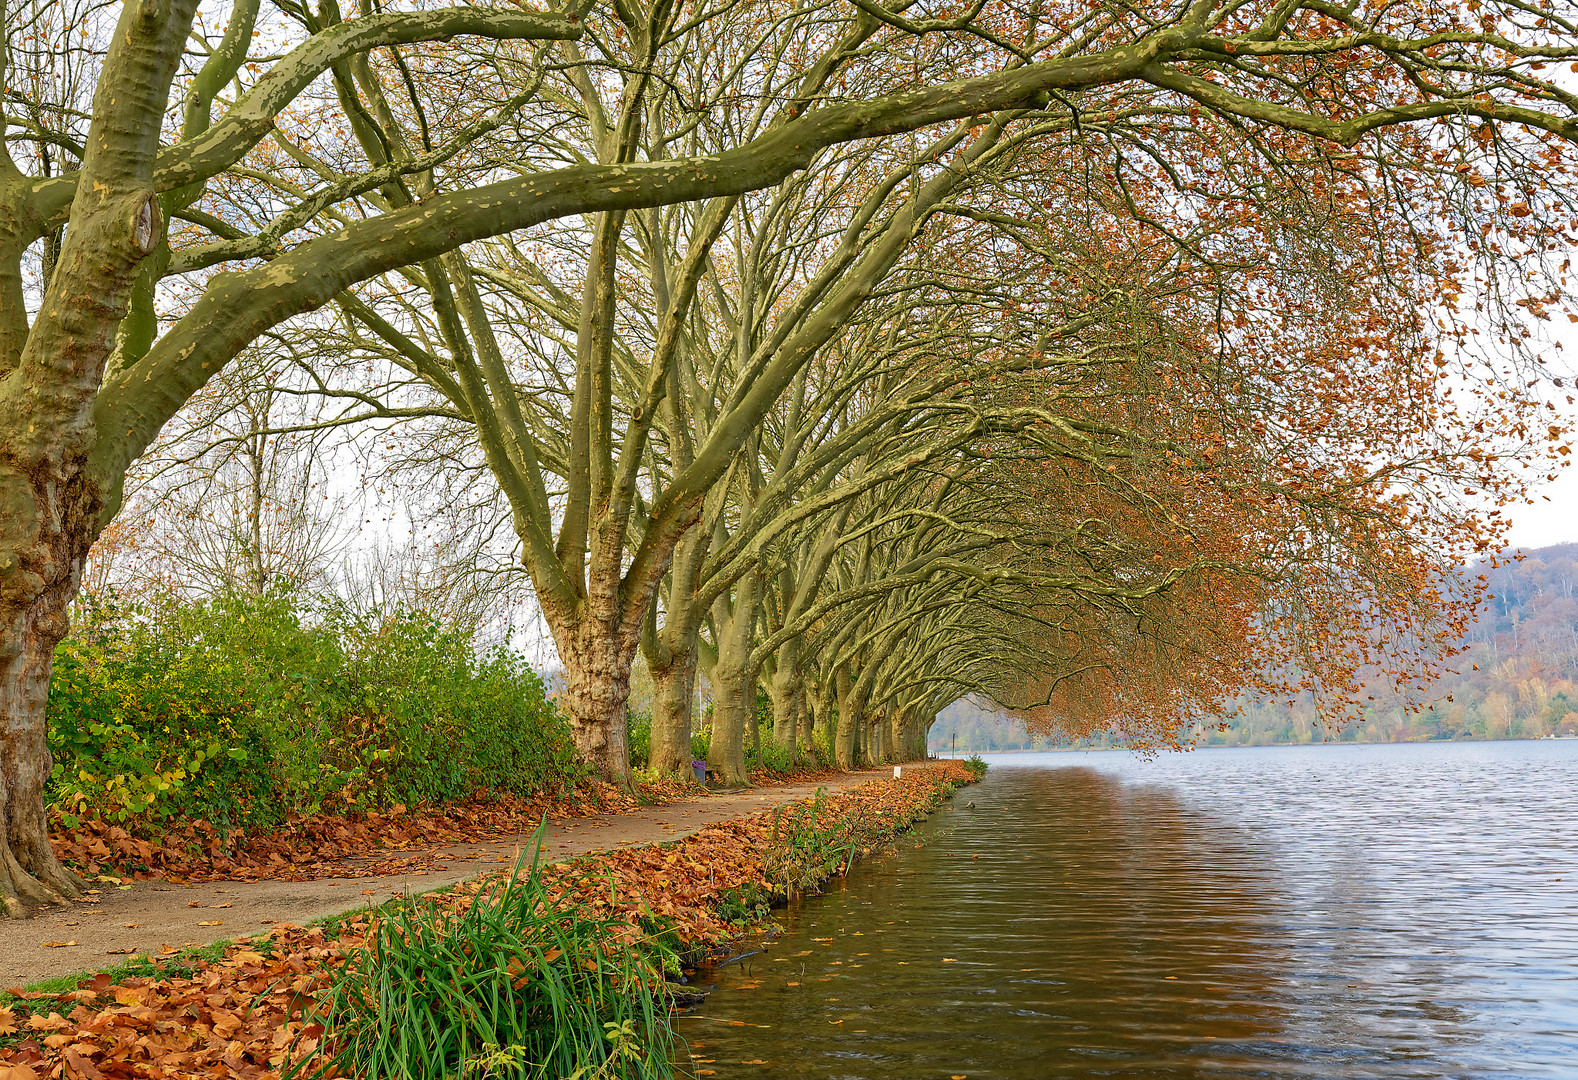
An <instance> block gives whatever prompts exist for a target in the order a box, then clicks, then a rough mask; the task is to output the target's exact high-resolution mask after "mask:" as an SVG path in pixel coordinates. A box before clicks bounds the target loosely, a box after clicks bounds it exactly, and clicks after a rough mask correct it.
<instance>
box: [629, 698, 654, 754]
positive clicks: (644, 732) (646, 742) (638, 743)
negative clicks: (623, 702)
mask: <svg viewBox="0 0 1578 1080" xmlns="http://www.w3.org/2000/svg"><path fill="white" fill-rule="evenodd" d="M625 729H626V731H627V732H628V733H629V734H628V743H629V746H630V766H631V768H639V767H641V766H643V765H647V764H650V763H651V761H652V717H650V716H649V715H647V714H646V713H644V712H635V711H633V710H630V709H626V710H625Z"/></svg>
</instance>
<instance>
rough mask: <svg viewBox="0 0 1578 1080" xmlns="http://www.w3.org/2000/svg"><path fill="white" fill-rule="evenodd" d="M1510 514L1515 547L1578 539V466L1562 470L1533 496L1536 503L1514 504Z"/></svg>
mask: <svg viewBox="0 0 1578 1080" xmlns="http://www.w3.org/2000/svg"><path fill="white" fill-rule="evenodd" d="M1541 495H1543V496H1546V497H1547V498H1549V499H1550V501H1549V502H1546V501H1545V499H1542V498H1541V497H1540V496H1541ZM1507 516H1508V517H1509V518H1510V519H1511V520H1512V533H1511V536H1510V541H1511V543H1512V545H1513V546H1514V547H1521V548H1541V547H1549V546H1550V545H1552V544H1570V543H1574V542H1578V468H1572V467H1569V468H1567V469H1564V470H1562V473H1561V476H1560V478H1559V479H1557V480H1556V481H1555V482H1554V483H1551V484H1547V485H1545V487H1543V488H1541V489H1540V491H1539V493H1538V494H1536V495H1535V496H1534V505H1533V506H1518V507H1512V508H1510V509H1509V510H1508V512H1507Z"/></svg>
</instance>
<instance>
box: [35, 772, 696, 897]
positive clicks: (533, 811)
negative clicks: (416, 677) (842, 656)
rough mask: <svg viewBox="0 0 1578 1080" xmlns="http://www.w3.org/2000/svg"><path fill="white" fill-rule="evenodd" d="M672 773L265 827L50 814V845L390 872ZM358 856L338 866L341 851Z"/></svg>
mask: <svg viewBox="0 0 1578 1080" xmlns="http://www.w3.org/2000/svg"><path fill="white" fill-rule="evenodd" d="M689 790H690V789H688V788H687V787H686V785H685V784H683V783H680V782H678V781H658V782H656V783H651V784H644V785H642V786H641V788H640V789H639V792H638V794H639V799H638V797H637V796H636V795H632V794H630V793H629V792H626V791H623V790H621V789H619V788H616V787H614V786H612V785H610V784H605V783H601V782H597V781H586V782H584V783H582V784H579V785H577V786H576V787H575V788H574V789H573V790H572V791H569V792H567V793H565V794H562V795H557V796H552V797H539V798H536V799H510V798H502V799H488V800H477V801H473V802H467V803H459V804H451V805H448V806H443V807H435V808H421V809H415V810H407V809H406V808H405V807H403V806H396V807H393V808H392V809H390V810H387V811H374V812H371V813H366V814H358V815H354V816H337V815H327V814H317V815H313V816H312V817H295V818H292V819H291V820H289V821H287V822H286V823H285V824H284V825H281V826H279V827H278V828H275V829H270V830H268V831H266V832H255V833H247V832H243V831H240V830H227V831H223V832H222V831H221V830H220V829H218V828H216V827H215V826H214V825H212V824H211V823H209V822H207V821H204V820H201V819H199V820H197V821H193V822H189V823H186V824H183V825H179V826H173V827H170V828H166V829H162V830H158V831H154V828H153V827H152V826H149V827H147V828H146V829H141V830H139V831H138V833H140V835H139V834H138V833H133V832H131V831H129V830H127V829H125V828H123V827H122V826H119V825H113V824H110V823H109V822H106V821H103V820H101V819H98V818H89V819H85V820H83V821H81V822H80V823H79V824H78V825H77V826H76V827H75V828H66V827H65V826H64V824H63V823H62V822H60V821H58V820H57V821H55V822H53V823H52V829H51V833H50V841H51V843H52V844H53V845H54V848H55V854H56V856H57V857H59V858H60V859H62V860H64V861H65V862H66V863H68V864H69V865H71V866H74V867H76V868H77V869H79V870H81V871H83V872H85V873H87V874H88V875H90V876H97V875H99V874H101V873H114V874H118V875H120V876H122V877H136V878H150V877H157V878H169V879H172V880H175V881H178V882H182V881H222V880H229V881H257V880H259V879H262V878H275V879H279V880H283V881H307V880H310V879H313V878H320V877H372V876H378V875H385V874H399V873H404V872H406V871H408V870H411V869H413V868H415V867H416V866H418V865H420V864H425V863H427V862H429V861H431V859H432V856H431V855H430V854H416V855H408V854H407V855H400V854H391V852H398V851H401V850H402V849H411V848H422V847H431V846H433V845H434V844H443V843H454V842H456V841H472V840H475V841H484V840H499V839H503V838H505V837H510V836H518V835H520V834H522V833H529V832H531V831H532V830H533V829H535V828H536V827H537V824H538V823H539V822H541V821H542V820H543V818H545V817H546V818H548V819H549V820H562V819H565V818H572V817H583V816H586V815H590V814H617V813H623V812H628V811H630V810H633V809H635V808H636V806H637V805H638V804H639V803H641V802H645V803H647V804H649V805H650V804H656V803H665V802H670V801H672V800H674V799H677V798H683V797H684V796H685V795H686V794H688V793H689ZM346 859H356V860H360V861H358V862H357V863H355V864H353V865H346V863H345V862H344V861H343V860H346Z"/></svg>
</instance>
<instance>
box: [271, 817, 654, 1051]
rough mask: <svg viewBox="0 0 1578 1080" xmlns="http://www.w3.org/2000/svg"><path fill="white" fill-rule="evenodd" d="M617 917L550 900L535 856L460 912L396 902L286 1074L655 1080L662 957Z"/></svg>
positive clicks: (349, 962) (327, 998) (335, 988)
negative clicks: (316, 1035)
mask: <svg viewBox="0 0 1578 1080" xmlns="http://www.w3.org/2000/svg"><path fill="white" fill-rule="evenodd" d="M533 846H534V848H535V847H537V846H538V845H533ZM523 871H524V872H523ZM621 926H622V924H619V923H616V922H615V921H614V920H612V919H609V918H602V917H598V916H594V915H591V914H588V913H586V912H584V911H580V910H577V909H576V908H575V907H573V906H572V905H570V904H568V903H565V902H563V901H560V900H558V899H556V898H555V897H553V896H552V895H551V894H550V892H549V890H548V888H547V887H546V885H545V883H544V882H543V879H542V874H541V868H540V865H539V863H538V861H537V859H536V858H533V860H532V862H531V864H530V866H529V867H523V866H522V865H517V867H516V869H515V872H514V873H512V874H511V875H510V876H509V877H508V878H506V879H504V880H503V881H502V882H500V883H499V884H497V885H496V886H493V887H491V888H489V889H486V890H484V891H483V892H482V893H479V894H478V895H477V897H476V898H475V900H474V902H473V903H472V904H471V905H470V906H469V907H467V908H465V909H464V910H459V911H457V910H452V909H448V908H445V907H443V906H440V905H439V904H438V903H436V902H434V901H431V900H427V901H421V902H414V903H411V904H408V905H405V906H403V907H401V908H400V909H398V910H396V911H395V912H394V913H393V914H392V915H391V916H389V917H386V918H384V919H381V920H380V921H379V922H378V923H377V924H376V925H374V926H373V927H372V928H371V929H370V931H369V934H368V938H367V944H366V945H365V946H364V947H362V948H360V949H357V950H355V951H354V952H352V953H351V954H350V955H349V956H348V957H347V959H346V962H345V964H344V966H343V967H341V968H339V969H338V970H337V972H336V974H335V977H334V981H333V983H332V984H331V986H330V988H329V990H328V991H327V993H326V994H325V995H324V996H323V997H322V998H320V1003H319V1006H318V1010H317V1011H318V1014H319V1020H320V1022H321V1023H322V1024H323V1025H324V1028H325V1029H326V1030H327V1033H328V1034H327V1036H326V1040H325V1041H324V1042H323V1043H322V1044H321V1045H320V1046H319V1047H317V1048H316V1049H315V1050H314V1051H313V1052H311V1053H309V1054H308V1055H307V1056H306V1057H304V1058H303V1059H301V1060H299V1061H298V1062H296V1064H295V1065H293V1066H292V1067H291V1068H290V1069H288V1070H287V1071H286V1073H285V1080H325V1078H328V1077H333V1076H355V1077H360V1078H365V1080H385V1078H388V1080H441V1078H451V1077H452V1078H456V1080H485V1078H493V1077H499V1078H506V1077H507V1078H515V1077H520V1078H531V1080H537V1078H542V1080H548V1078H552V1080H650V1078H657V1077H668V1076H670V1075H672V1071H671V1068H670V1065H669V1061H670V1050H671V1047H672V1043H673V1038H674V1037H673V1034H672V1031H671V1029H670V1028H669V1025H668V1022H667V1016H666V1008H665V1005H664V1003H663V1002H662V1001H661V1000H660V999H659V997H658V994H659V991H660V990H661V987H662V978H661V960H660V959H656V960H655V959H654V957H653V954H652V950H651V949H635V948H631V947H630V946H629V944H628V943H626V942H624V941H622V940H621V939H620V937H619V936H618V933H617V932H618V930H619V929H620V928H621Z"/></svg>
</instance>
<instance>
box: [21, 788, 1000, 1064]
mask: <svg viewBox="0 0 1578 1080" xmlns="http://www.w3.org/2000/svg"><path fill="white" fill-rule="evenodd" d="M969 779H970V777H969V774H968V773H967V772H965V770H964V769H963V768H962V767H961V766H960V765H958V763H956V762H935V763H933V765H932V767H931V768H930V769H928V770H924V771H919V770H917V771H914V772H912V773H911V774H910V775H908V776H906V778H905V779H903V780H879V781H873V782H871V783H869V784H865V785H862V786H861V787H858V788H854V789H851V790H847V791H843V792H837V793H834V794H831V795H826V796H822V797H819V798H818V799H815V800H807V801H806V802H805V803H801V804H793V805H791V806H790V807H788V808H779V809H777V810H773V811H763V812H760V813H756V814H751V815H749V816H746V817H741V818H737V819H734V820H730V821H726V822H720V823H716V824H712V825H708V826H705V827H704V828H703V829H701V830H700V831H699V832H697V833H695V834H694V835H691V836H688V837H685V838H684V839H681V840H678V841H675V842H674V843H671V844H663V845H654V846H650V847H643V848H631V849H625V850H620V851H611V852H596V853H592V854H590V855H586V856H582V857H580V858H577V859H574V860H571V861H569V862H566V863H561V864H556V865H554V866H551V867H548V868H547V869H546V870H545V876H546V877H547V879H548V880H549V881H550V883H551V887H552V888H553V890H554V891H555V892H556V893H558V894H560V895H562V896H564V897H566V898H567V899H572V900H573V901H574V902H576V903H577V904H580V905H585V906H588V907H591V908H595V909H598V910H601V911H606V912H612V913H614V914H617V915H618V916H620V917H621V918H622V920H623V926H624V930H623V933H624V935H625V936H626V937H627V938H628V939H629V940H631V941H635V940H638V939H640V938H641V937H643V936H644V935H645V934H646V933H648V932H649V930H650V928H651V927H652V926H654V925H655V923H661V924H664V927H665V930H666V931H668V932H670V933H672V934H673V935H674V936H675V937H677V939H678V940H679V941H681V942H683V943H684V944H685V945H686V946H687V947H689V948H690V949H692V950H693V951H704V950H706V949H709V948H717V947H719V946H721V945H722V944H723V943H724V942H725V941H727V940H729V939H731V938H734V937H737V936H739V934H740V933H741V932H742V930H743V929H744V928H745V924H746V922H748V921H749V920H750V919H751V918H752V917H759V916H760V915H761V914H762V911H761V909H760V907H756V906H755V905H759V904H761V903H763V902H765V900H766V898H767V897H768V896H769V895H773V894H775V893H776V894H782V893H783V892H784V891H785V889H786V888H805V887H807V886H809V885H814V884H815V882H816V881H818V880H823V879H825V878H826V877H828V876H831V875H832V874H836V873H839V872H842V870H843V869H844V868H846V867H847V866H848V864H849V862H850V861H852V860H853V859H854V858H855V857H858V856H859V855H861V854H864V853H868V852H869V851H870V850H871V849H873V848H875V847H877V846H879V845H881V844H883V843H885V842H886V841H888V840H890V839H892V837H893V836H895V835H896V834H897V833H898V832H899V831H901V830H902V829H904V828H905V827H907V825H908V823H909V822H910V821H912V820H913V819H914V818H915V817H916V816H918V815H920V814H922V813H925V812H926V811H927V810H929V809H930V808H931V807H932V806H934V805H935V804H936V803H937V801H938V800H939V799H940V798H941V796H942V794H943V792H944V791H945V790H947V789H946V788H945V787H944V786H943V785H945V784H955V785H957V784H962V783H966V782H968V780H969ZM482 887H483V882H481V881H475V882H468V883H466V884H464V885H462V886H460V887H458V888H457V889H455V890H453V891H452V892H450V893H448V894H446V895H445V896H443V897H442V898H440V901H439V902H441V903H443V904H446V905H452V906H463V905H467V904H469V903H470V902H471V899H472V897H473V896H475V895H476V893H477V892H478V891H479V889H481V888H482ZM375 917H376V913H374V914H372V915H366V914H364V915H360V916H358V917H356V918H353V919H349V920H346V921H344V922H342V923H340V924H339V925H336V926H330V927H323V926H313V927H302V926H295V925H280V926H276V927H274V928H273V929H271V930H270V931H269V932H268V933H266V934H263V935H260V936H258V937H254V938H241V939H238V940H237V941H235V942H233V943H231V944H229V945H228V946H226V947H225V948H224V952H223V955H222V956H216V957H215V958H212V959H201V960H197V961H195V962H192V961H188V962H187V963H186V964H183V965H181V967H180V968H179V969H178V972H179V973H178V974H177V973H173V972H172V973H171V974H167V975H164V976H162V977H161V976H159V975H139V976H134V977H129V978H122V979H120V980H114V979H112V978H111V977H109V976H107V975H100V976H97V977H96V978H93V979H88V980H84V981H83V982H82V983H81V984H80V985H79V986H78V988H77V989H75V990H72V991H70V992H68V993H63V994H16V992H15V991H13V993H14V994H16V997H15V998H14V999H13V1000H12V1001H11V1003H10V1004H9V1005H7V1006H4V1007H0V1047H4V1049H3V1050H0V1080H43V1078H45V1077H49V1078H51V1080H55V1078H65V1080H75V1078H77V1077H86V1078H87V1080H113V1078H117V1077H128V1078H129V1077H136V1078H151V1080H162V1078H166V1077H169V1078H179V1077H198V1076H202V1077H206V1078H210V1080H214V1078H223V1077H231V1076H237V1077H259V1076H264V1075H266V1074H269V1073H271V1072H275V1071H277V1070H278V1068H279V1067H280V1066H281V1064H282V1063H283V1062H284V1061H285V1060H286V1058H287V1055H288V1054H293V1053H300V1052H305V1051H307V1050H309V1049H311V1047H312V1046H313V1045H314V1043H315V1040H316V1039H318V1038H319V1037H321V1036H322V1034H323V1032H322V1028H321V1026H319V1025H317V1024H316V1023H314V1020H313V1016H312V1004H313V1000H314V997H315V995H317V994H319V993H320V992H322V991H323V990H324V989H325V987H326V986H327V985H328V980H329V976H330V973H331V971H332V969H333V968H334V967H335V965H336V964H337V963H339V962H340V961H341V959H342V958H343V957H344V956H345V955H346V954H347V953H348V952H350V951H351V950H353V949H355V948H357V947H358V946H360V945H362V944H363V942H364V941H365V940H366V935H367V932H368V928H369V922H368V920H369V918H375ZM742 920H743V921H742ZM643 922H645V924H646V926H645V927H643V925H642V924H643ZM7 1044H9V1045H7Z"/></svg>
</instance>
